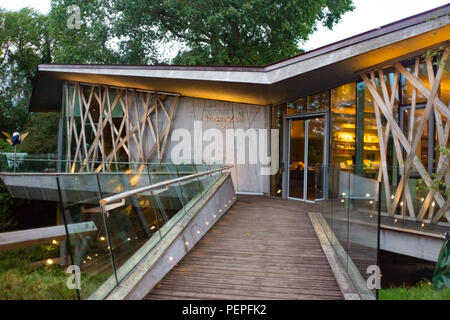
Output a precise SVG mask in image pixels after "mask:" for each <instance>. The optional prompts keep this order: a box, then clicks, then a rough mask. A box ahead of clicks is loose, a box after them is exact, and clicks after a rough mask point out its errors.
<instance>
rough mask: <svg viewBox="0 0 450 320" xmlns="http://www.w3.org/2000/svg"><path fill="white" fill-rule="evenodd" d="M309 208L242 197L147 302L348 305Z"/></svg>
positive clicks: (273, 200)
mask: <svg viewBox="0 0 450 320" xmlns="http://www.w3.org/2000/svg"><path fill="white" fill-rule="evenodd" d="M310 206H311V205H309V204H305V203H301V202H297V201H291V200H281V199H274V198H269V197H261V196H239V197H238V201H237V202H236V203H235V205H234V206H233V207H232V208H231V209H230V210H229V211H228V212H227V213H226V214H225V215H224V216H223V217H222V218H221V219H220V220H219V221H218V222H217V223H216V224H215V225H214V226H213V228H212V229H211V230H210V231H209V232H208V233H207V234H206V235H205V236H204V237H203V238H202V239H201V240H200V241H199V242H198V243H197V245H196V246H195V247H194V248H193V249H192V250H191V251H190V252H189V253H188V254H187V255H186V256H185V257H184V258H183V259H182V260H181V261H180V262H179V263H178V264H177V266H175V267H174V269H172V271H171V272H169V273H168V274H167V275H166V276H165V277H164V279H163V280H162V281H161V282H160V283H159V284H158V285H157V286H156V287H155V288H154V289H153V290H152V291H151V292H150V293H149V294H148V295H147V296H146V297H145V299H289V300H295V299H343V296H342V294H341V292H340V290H339V287H338V285H337V283H336V280H335V278H334V275H333V273H332V271H331V268H330V266H329V265H328V261H327V259H326V257H325V255H324V253H323V251H322V249H321V246H320V243H319V240H318V239H317V237H316V235H315V233H314V230H313V227H312V225H311V222H310V221H309V218H308V215H307V210H308V209H311V207H310Z"/></svg>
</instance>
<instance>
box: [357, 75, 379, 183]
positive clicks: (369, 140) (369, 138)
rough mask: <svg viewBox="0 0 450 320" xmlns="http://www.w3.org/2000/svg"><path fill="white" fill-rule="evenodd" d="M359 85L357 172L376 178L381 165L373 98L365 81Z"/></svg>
mask: <svg viewBox="0 0 450 320" xmlns="http://www.w3.org/2000/svg"><path fill="white" fill-rule="evenodd" d="M357 86H358V87H357V91H358V92H357V94H358V99H357V101H358V108H357V120H356V123H357V128H356V135H357V138H356V168H355V173H356V174H358V175H362V176H365V177H370V178H375V177H376V175H377V172H378V167H379V165H380V147H379V141H378V131H377V120H376V117H375V109H374V104H373V98H372V95H371V94H370V92H369V90H368V89H367V88H366V85H365V83H364V82H358V84H357Z"/></svg>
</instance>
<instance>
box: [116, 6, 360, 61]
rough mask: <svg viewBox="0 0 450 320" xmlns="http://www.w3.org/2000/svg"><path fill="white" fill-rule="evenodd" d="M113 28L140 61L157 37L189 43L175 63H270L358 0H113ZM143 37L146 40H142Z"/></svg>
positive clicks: (330, 23)
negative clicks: (319, 23) (353, 0)
mask: <svg viewBox="0 0 450 320" xmlns="http://www.w3.org/2000/svg"><path fill="white" fill-rule="evenodd" d="M111 9H112V10H113V12H115V13H120V15H117V16H116V17H115V19H114V28H113V31H114V32H115V35H116V36H117V37H118V38H119V39H122V38H124V37H125V38H126V40H122V41H121V48H122V49H124V48H125V49H126V50H125V51H126V52H125V53H126V54H128V55H129V56H132V57H136V59H133V62H135V63H136V62H139V59H141V58H140V57H142V56H143V55H144V54H145V50H146V49H152V48H153V46H152V44H153V43H154V42H155V38H156V39H158V40H160V41H163V42H164V41H166V42H167V41H177V42H181V43H183V44H185V45H186V47H187V49H186V50H184V51H181V52H179V54H178V55H177V56H176V58H175V59H174V61H173V62H174V63H175V64H188V65H194V64H203V65H204V64H217V65H265V64H269V63H273V62H276V61H278V60H281V59H285V58H288V57H291V56H293V55H296V54H298V53H300V52H301V50H300V48H299V44H300V43H301V42H302V41H304V40H307V39H308V37H309V36H310V35H311V33H313V32H314V31H315V30H316V28H317V23H318V22H321V23H322V24H323V25H325V26H327V27H328V28H332V26H333V25H334V24H335V23H336V22H338V21H339V20H340V19H341V17H342V15H343V14H344V13H345V12H347V11H349V10H353V4H352V0H246V1H242V0H201V1H198V0H197V1H185V0H183V1H180V0H152V1H145V0H138V1H136V0H113V1H112V8H111ZM137 43H139V44H140V45H137V46H136V44H137Z"/></svg>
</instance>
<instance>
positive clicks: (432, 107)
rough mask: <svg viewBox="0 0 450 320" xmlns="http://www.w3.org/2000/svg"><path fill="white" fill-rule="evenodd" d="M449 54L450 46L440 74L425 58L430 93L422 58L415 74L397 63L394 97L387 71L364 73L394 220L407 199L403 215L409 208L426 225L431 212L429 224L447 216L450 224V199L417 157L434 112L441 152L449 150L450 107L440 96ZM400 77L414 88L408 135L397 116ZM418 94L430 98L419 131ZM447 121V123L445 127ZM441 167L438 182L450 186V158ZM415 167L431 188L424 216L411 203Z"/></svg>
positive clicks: (441, 155)
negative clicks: (393, 186) (389, 154)
mask: <svg viewBox="0 0 450 320" xmlns="http://www.w3.org/2000/svg"><path fill="white" fill-rule="evenodd" d="M448 51H449V48H448V46H446V47H445V48H444V50H443V51H442V56H441V57H440V60H439V62H438V63H437V66H438V67H437V72H436V74H435V72H434V70H433V63H432V59H431V57H430V55H426V56H425V63H426V69H427V76H428V80H429V84H430V89H428V88H427V87H426V85H425V83H424V82H423V81H422V80H421V79H420V78H419V77H418V73H419V63H420V58H419V57H417V58H416V59H415V61H414V74H412V73H411V72H410V71H408V70H407V69H406V68H405V67H404V66H403V65H402V64H401V63H398V62H397V63H395V64H394V65H393V67H394V69H395V79H396V80H395V81H394V88H393V89H392V92H391V96H390V97H389V93H388V90H387V86H386V81H385V74H384V70H383V69H377V70H374V71H370V72H369V75H370V78H369V76H368V73H367V72H363V73H362V74H361V77H362V79H363V80H364V82H365V85H366V86H367V88H368V89H369V91H370V93H371V95H372V97H373V99H374V108H375V113H376V121H377V130H378V136H379V145H380V152H381V165H380V171H379V177H378V178H379V181H380V180H381V178H382V179H383V181H384V186H385V190H384V191H385V196H386V206H387V209H388V212H389V214H390V215H391V216H393V215H394V214H395V211H396V208H397V207H398V205H399V203H400V199H401V198H402V197H403V198H404V199H406V206H402V215H404V214H405V211H406V208H407V209H408V212H409V215H410V216H411V217H414V218H415V219H416V220H417V221H423V220H424V219H425V218H426V214H427V212H428V220H430V222H432V223H436V222H438V221H439V220H440V219H441V218H442V217H443V216H446V217H447V220H450V216H449V201H450V199H449V198H447V199H445V198H444V196H443V195H442V193H441V192H440V190H436V188H433V180H432V177H431V176H430V174H429V173H428V172H427V170H426V168H425V166H424V165H423V164H422V162H421V160H420V157H419V156H418V155H417V147H418V145H419V141H420V139H421V137H422V135H423V133H424V129H425V125H426V123H427V121H428V119H429V117H430V115H431V114H432V112H431V111H434V115H435V121H436V127H437V136H438V144H439V148H446V147H448V138H449V131H450V107H447V106H446V105H445V104H444V103H443V102H442V101H441V99H440V97H439V96H438V91H439V88H440V85H441V79H442V75H443V72H444V69H445V67H446V65H447V59H448ZM375 73H378V77H376V75H375ZM399 74H401V75H403V77H404V78H405V79H406V81H407V82H408V83H409V84H410V85H411V86H412V87H413V91H412V101H411V113H410V123H411V126H410V127H409V131H408V132H407V133H406V135H405V133H404V132H403V131H402V130H401V128H400V126H399V125H398V123H397V121H396V120H395V118H394V115H393V108H394V98H395V94H396V90H397V88H396V86H397V82H398V81H397V79H398V75H399ZM377 80H378V83H379V84H380V87H381V91H382V93H381V94H380V92H379V91H380V90H379V88H378V86H377ZM418 92H420V93H421V94H422V95H423V96H424V97H425V98H426V100H427V102H426V106H425V108H424V114H423V116H422V117H421V118H420V121H419V123H418V127H417V129H416V131H415V129H414V123H415V121H416V120H417V119H416V113H415V110H416V105H417V101H416V99H417V93H418ZM380 111H381V114H382V115H383V116H384V118H385V120H386V121H387V125H386V129H385V130H383V125H382V119H381V116H380ZM443 119H447V120H446V123H445V124H444V121H443ZM390 131H391V132H392V138H393V142H394V146H395V151H396V155H397V161H398V165H399V168H400V177H401V178H400V182H399V184H398V186H397V190H396V191H395V194H391V191H390V184H389V180H390V177H389V175H388V171H387V167H388V163H387V161H386V146H387V143H388V139H389V136H390ZM414 132H415V133H414ZM403 152H405V154H406V158H405V159H403V154H404V153H403ZM437 163H438V165H437V168H436V175H435V180H437V181H439V180H442V179H444V181H445V183H447V185H448V183H449V182H450V172H449V170H448V166H449V155H448V154H444V153H442V152H440V153H439V159H438V161H437ZM413 166H414V167H415V168H416V169H417V171H418V173H419V175H420V177H421V178H422V179H423V181H424V182H425V184H426V185H427V187H428V188H429V191H428V194H427V196H426V198H425V199H424V201H423V204H422V207H421V209H420V212H419V213H418V214H417V215H416V213H415V212H414V208H413V203H412V199H411V192H410V190H409V185H408V183H407V181H408V180H409V177H410V173H411V168H412V167H413ZM433 199H434V201H435V202H433V203H437V204H438V206H439V207H440V209H439V210H438V212H436V213H435V211H434V208H433V207H434V204H433V205H432V200H433ZM391 200H392V201H391ZM430 206H431V207H430ZM432 209H433V210H432Z"/></svg>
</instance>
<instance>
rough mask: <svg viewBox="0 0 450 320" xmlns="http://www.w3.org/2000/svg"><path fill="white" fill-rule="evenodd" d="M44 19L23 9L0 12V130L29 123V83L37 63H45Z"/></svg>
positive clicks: (33, 12) (46, 47) (9, 129)
mask: <svg viewBox="0 0 450 320" xmlns="http://www.w3.org/2000/svg"><path fill="white" fill-rule="evenodd" d="M45 23H46V17H45V16H44V15H41V14H39V13H38V12H36V11H34V10H32V9H29V8H25V9H22V10H20V11H17V12H12V11H5V10H2V9H0V29H1V31H0V50H1V53H0V124H1V128H0V129H1V130H2V131H7V132H10V133H11V132H12V131H15V130H23V128H24V127H25V125H26V123H27V121H28V102H29V97H30V94H31V80H32V78H33V76H34V71H35V69H36V66H37V64H38V63H40V62H42V61H44V60H45V59H46V58H47V59H48V58H49V56H48V51H49V48H48V46H47V44H46V40H47V39H46V35H45V32H43V31H44V30H45Z"/></svg>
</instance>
